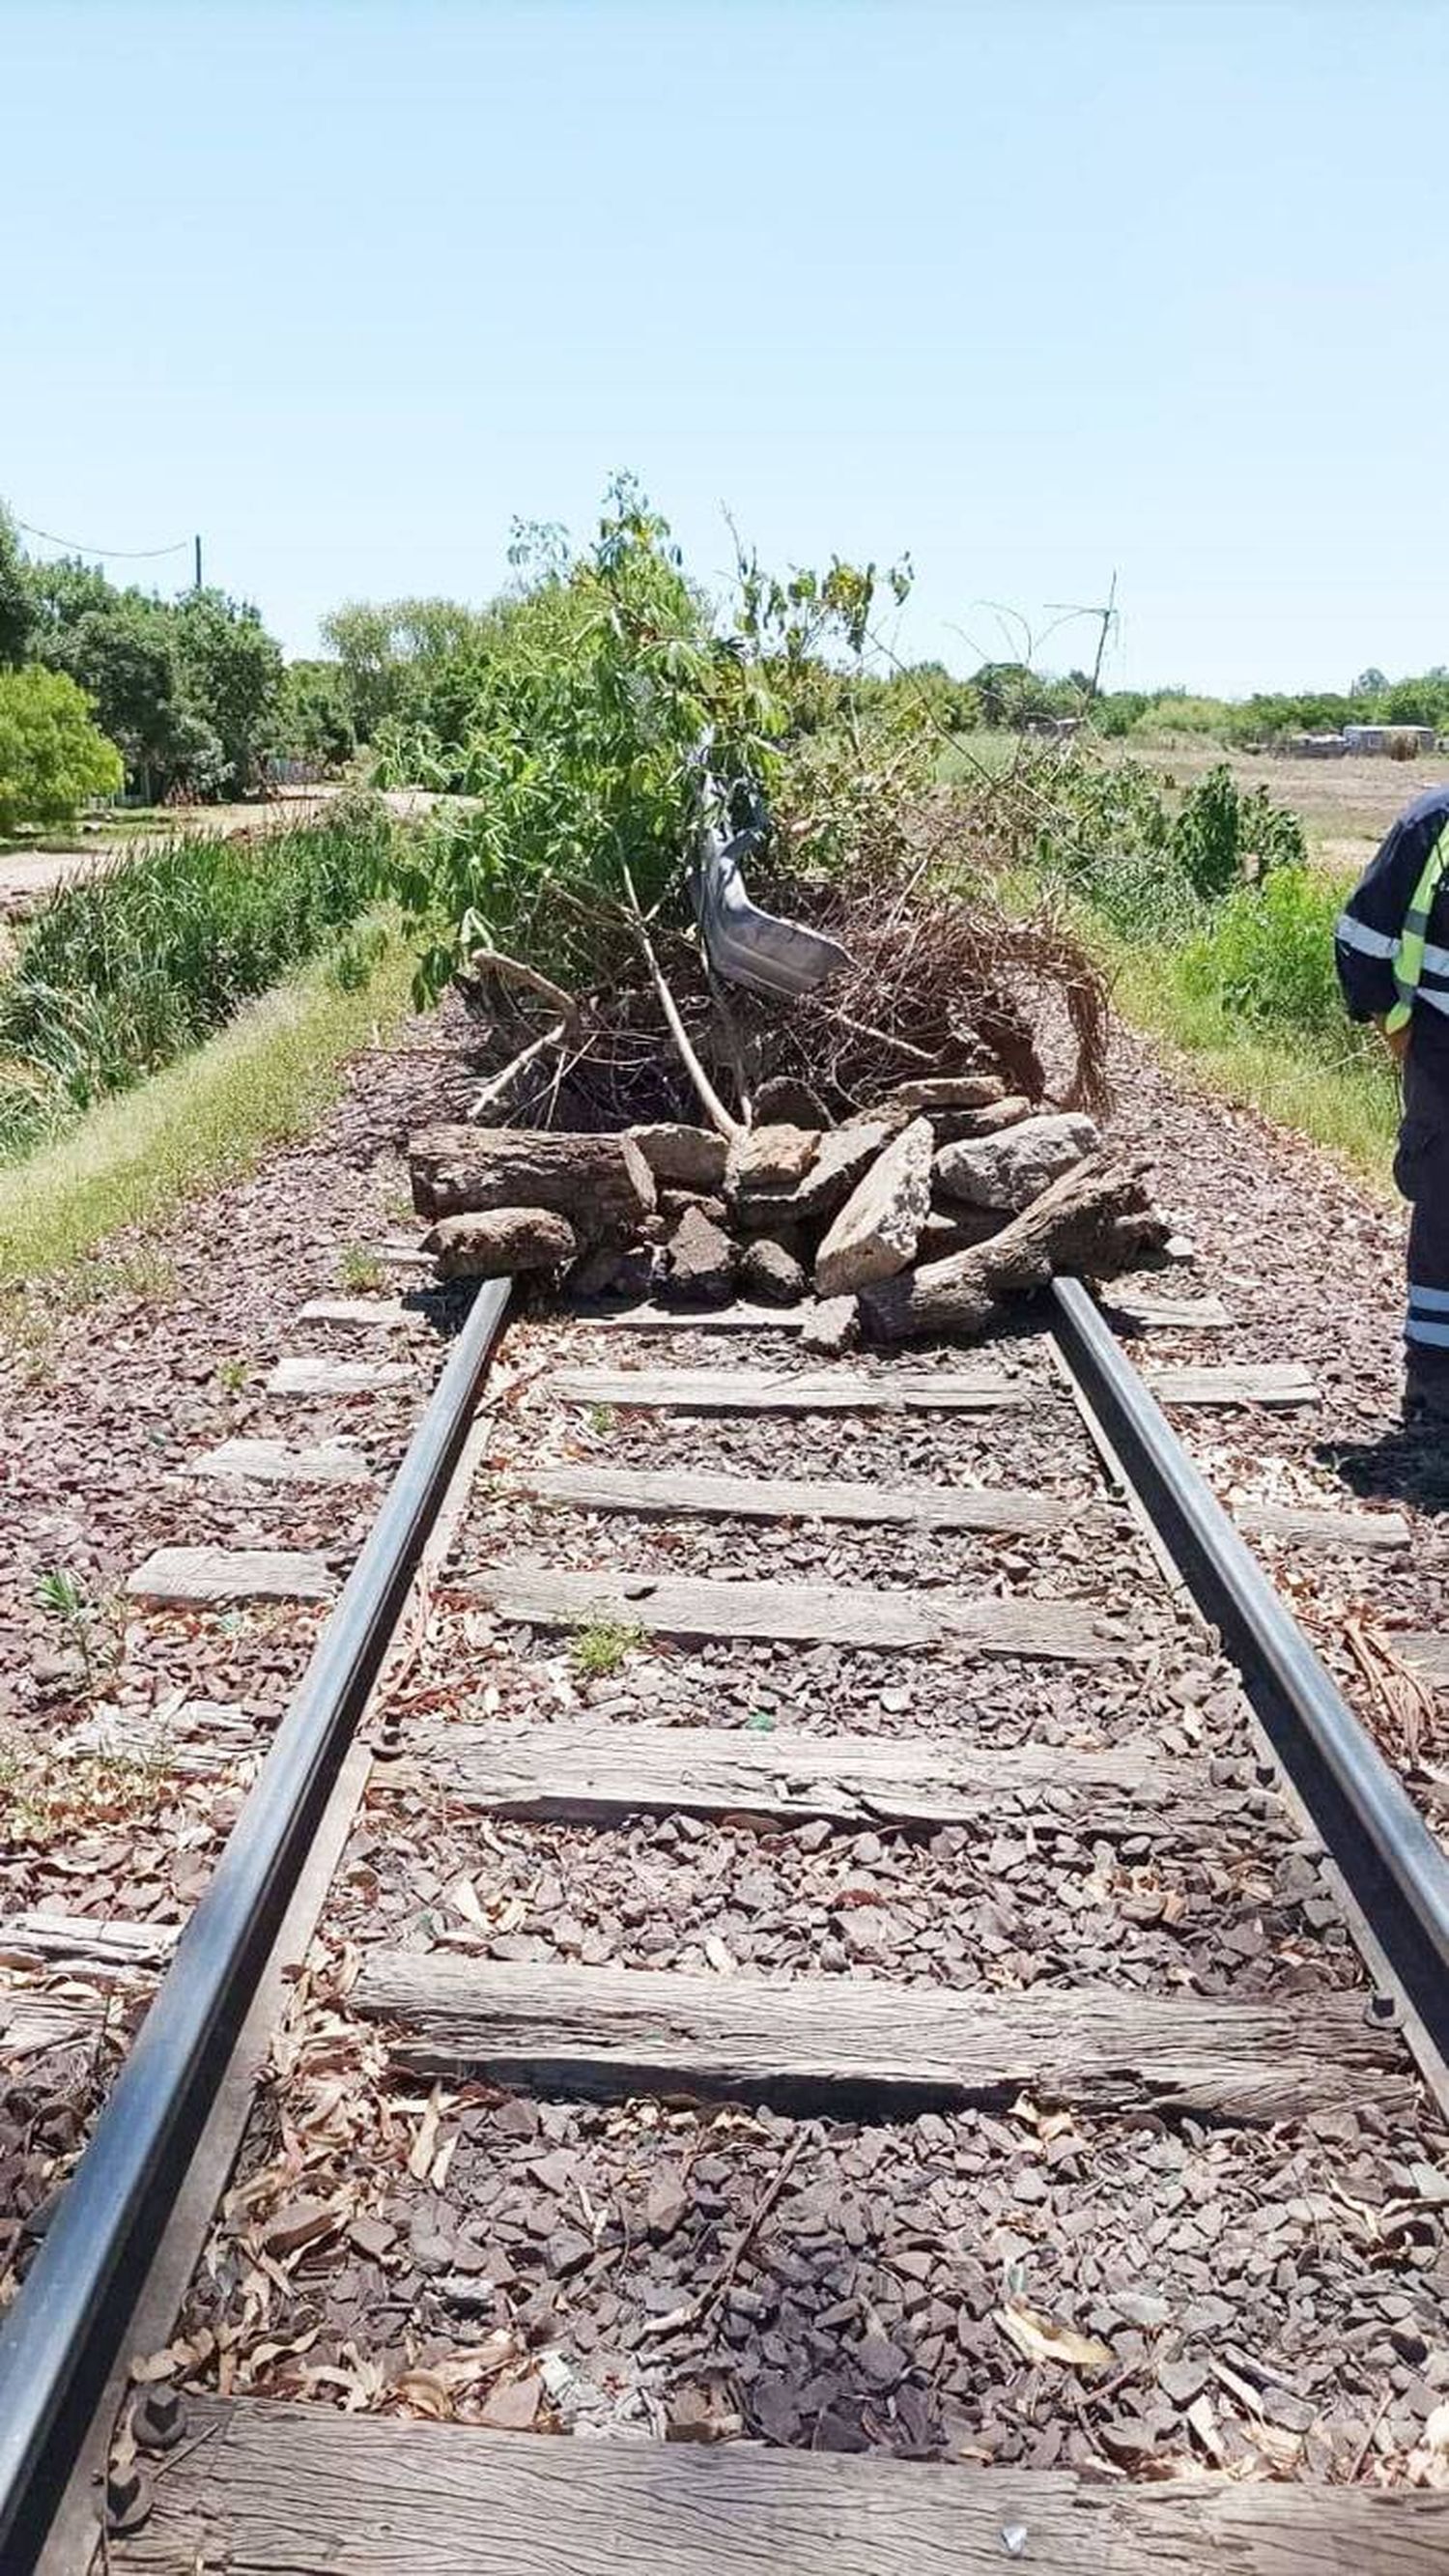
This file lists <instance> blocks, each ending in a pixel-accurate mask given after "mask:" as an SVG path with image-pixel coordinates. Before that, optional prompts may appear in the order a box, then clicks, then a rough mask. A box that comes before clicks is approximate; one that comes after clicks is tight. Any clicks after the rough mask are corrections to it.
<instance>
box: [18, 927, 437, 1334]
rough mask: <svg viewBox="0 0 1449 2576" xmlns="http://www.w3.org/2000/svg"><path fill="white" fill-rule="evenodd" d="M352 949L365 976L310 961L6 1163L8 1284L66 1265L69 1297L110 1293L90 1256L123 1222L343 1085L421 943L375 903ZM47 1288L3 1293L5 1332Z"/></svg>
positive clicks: (397, 1008) (392, 1008)
mask: <svg viewBox="0 0 1449 2576" xmlns="http://www.w3.org/2000/svg"><path fill="white" fill-rule="evenodd" d="M357 953H358V955H359V957H360V958H361V959H362V960H363V961H364V963H363V967H362V971H361V974H360V978H359V977H355V976H353V975H352V974H350V973H348V974H339V973H338V971H337V964H336V961H335V960H333V959H329V960H327V961H326V962H322V961H314V962H313V963H312V964H311V965H309V966H306V967H303V968H302V969H301V970H300V971H299V973H298V974H296V975H295V976H293V977H291V978H290V979H289V980H288V981H286V982H284V983H281V984H279V985H277V986H275V987H274V989H273V990H272V991H270V992H268V993H266V994H265V995H263V996H262V998H261V999H260V1000H258V1001H254V1002H248V1003H244V1004H243V1005H242V1007H241V1009H240V1010H239V1011H238V1012H237V1013H236V1015H235V1017H234V1018H233V1019H232V1020H230V1021H229V1022H228V1024H227V1026H226V1027H225V1028H224V1029H223V1030H221V1031H220V1033H219V1034H218V1035H217V1036H215V1037H213V1038H210V1039H208V1040H207V1041H206V1043H205V1044H204V1045H202V1046H199V1047H197V1048H196V1049H195V1050H194V1051H193V1052H192V1053H191V1054H190V1055H188V1056H186V1057H185V1058H184V1059H183V1060H182V1061H181V1062H179V1063H177V1064H173V1065H171V1066H170V1067H169V1068H168V1069H167V1071H165V1072H164V1073H158V1074H157V1075H156V1077H155V1079H154V1080H153V1081H150V1082H145V1083H141V1084H140V1085H138V1086H137V1087H136V1088H134V1089H133V1090H131V1091H129V1092H126V1093H124V1094H121V1095H118V1096H116V1097H113V1098H111V1099H107V1100H103V1101H101V1102H100V1103H99V1105H98V1106H97V1107H96V1108H94V1109H92V1110H91V1111H89V1112H88V1114H87V1115H86V1116H85V1117H83V1118H81V1119H79V1120H78V1121H77V1122H76V1124H75V1126H74V1127H73V1129H72V1130H71V1132H70V1133H68V1134H67V1135H65V1136H63V1137H61V1138H59V1139H58V1140H57V1141H56V1142H54V1143H52V1144H48V1145H46V1146H43V1147H42V1148H41V1150H40V1151H39V1152H38V1153H35V1154H32V1155H31V1156H30V1157H29V1158H28V1159H27V1160H26V1161H25V1162H24V1163H20V1164H17V1165H15V1166H14V1167H13V1168H12V1169H11V1170H9V1171H4V1170H0V1292H3V1291H4V1290H6V1289H9V1290H11V1291H13V1290H14V1289H15V1288H16V1287H17V1286H18V1284H19V1283H21V1282H24V1281H30V1282H36V1281H47V1282H49V1281H51V1280H52V1279H53V1276H54V1274H55V1273H56V1272H58V1271H68V1272H69V1273H70V1274H71V1281H70V1293H71V1296H72V1302H74V1301H75V1298H76V1296H77V1295H80V1296H81V1297H83V1296H84V1294H85V1293H86V1292H87V1289H88V1287H90V1286H94V1287H95V1289H96V1290H97V1292H98V1293H99V1292H104V1291H105V1290H106V1289H107V1288H109V1287H110V1286H111V1285H112V1284H113V1282H114V1277H115V1270H114V1265H110V1266H107V1265H104V1264H103V1265H101V1266H100V1267H99V1268H98V1267H97V1265H96V1264H95V1263H94V1261H93V1260H92V1259H91V1258H90V1256H91V1255H92V1254H93V1252H94V1249H95V1247H96V1246H97V1245H98V1244H100V1243H103V1242H104V1241H105V1240H106V1238H107V1237H108V1236H110V1235H112V1234H113V1233H114V1232H115V1231H116V1229H117V1228H118V1227H121V1226H129V1225H135V1224H138V1223H143V1222H146V1221H148V1220H150V1219H153V1218H157V1217H160V1216H162V1215H164V1214H165V1213H166V1211H167V1210H168V1209H170V1208H172V1207H173V1206H175V1205H176V1204H177V1203H178V1202H180V1201H181V1200H183V1199H185V1198H187V1197H188V1196H190V1195H191V1194H192V1193H193V1192H194V1191H196V1190H199V1189H204V1188H210V1187H213V1186H215V1184H216V1183H218V1182H219V1181H224V1180H227V1179H230V1178H232V1177H234V1176H235V1175H236V1174H237V1173H239V1172H242V1171H245V1170H247V1169H249V1168H250V1166H251V1165H252V1164H253V1163H254V1162H255V1161H256V1159H257V1157H258V1156H259V1155H260V1154H262V1153H263V1152H265V1151H266V1150H267V1148H268V1147H270V1146H271V1145H273V1144H275V1143H276V1142H277V1141H278V1140H279V1139H280V1138H282V1137H286V1136H293V1135H300V1134H302V1133H303V1132H304V1131H305V1130H306V1129H307V1128H308V1127H309V1126H310V1125H311V1124H312V1122H313V1121H314V1120H315V1119H316V1118H317V1117H318V1116H319V1115H320V1113H321V1112H322V1110H323V1109H324V1108H326V1106H327V1105H328V1103H329V1102H330V1101H331V1100H333V1099H334V1098H335V1097H336V1095H337V1092H338V1089H339V1087H340V1085H339V1074H338V1067H339V1065H340V1064H341V1063H342V1062H343V1061H344V1060H345V1059H346V1058H347V1057H348V1056H349V1055H351V1054H353V1053H355V1051H356V1050H357V1049H358V1048H360V1047H364V1046H367V1045H368V1044H370V1043H374V1042H376V1041H377V1040H378V1039H379V1038H381V1037H385V1036H386V1035H388V1033H389V1032H390V1031H391V1030H392V1029H394V1028H395V1027H397V1026H398V1024H399V1023H400V1022H401V1021H402V1020H403V1019H404V1018H405V1016H406V1014H407V1010H408V997H409V991H410V987H411V983H412V972H413V960H412V951H411V949H410V947H409V946H408V944H407V942H406V941H405V940H404V939H402V938H401V937H400V936H399V935H398V930H397V925H396V921H395V919H393V920H389V919H388V918H387V917H386V916H378V915H374V916H372V917H371V918H370V919H369V920H368V921H367V923H366V924H365V925H364V931H363V935H362V937H361V938H360V939H359V941H358V950H357ZM137 1257H138V1256H136V1255H135V1254H134V1253H133V1254H132V1256H131V1261H132V1264H133V1265H134V1262H135V1260H136V1259H137ZM77 1265H79V1266H77ZM49 1293H50V1292H49V1288H48V1287H47V1289H46V1290H45V1292H44V1293H42V1292H41V1291H39V1290H32V1291H31V1292H30V1294H29V1298H28V1312H27V1314H26V1315H22V1314H21V1313H20V1312H19V1311H18V1309H16V1308H15V1306H14V1301H13V1298H12V1300H11V1304H10V1307H9V1309H8V1310H7V1305H6V1301H5V1299H4V1297H3V1295H0V1343H4V1342H6V1341H7V1340H10V1339H12V1338H16V1337H18V1338H20V1339H21V1340H25V1339H34V1338H35V1336H36V1334H37V1333H43V1327H44V1321H45V1316H46V1313H47V1311H48V1300H49ZM27 1322H28V1325H29V1327H30V1329H29V1331H28V1332H25V1331H23V1330H22V1327H23V1326H24V1325H26V1324H27Z"/></svg>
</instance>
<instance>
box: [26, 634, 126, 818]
mask: <svg viewBox="0 0 1449 2576" xmlns="http://www.w3.org/2000/svg"><path fill="white" fill-rule="evenodd" d="M123 776H124V770H123V766H122V761H121V755H120V753H119V752H118V751H117V749H116V747H115V744H114V743H111V742H107V740H106V738H105V736H104V734H103V733H101V732H100V730H99V729H98V727H97V726H96V724H95V722H94V720H93V718H92V714H91V708H90V703H89V701H88V699H87V698H86V696H85V693H84V691H83V690H81V689H78V688H77V686H76V684H75V682H74V680H71V679H68V678H67V677H66V674H65V673H64V672H63V671H46V670H42V669H40V668H39V667H38V666H37V665H34V664H32V665H31V666H30V667H29V668H28V669H26V670H21V671H0V831H6V832H13V831H14V830H15V829H16V827H17V825H19V824H22V823H38V824H44V825H55V824H58V823H70V822H73V821H74V819H75V816H76V815H77V814H78V812H79V811H80V808H81V806H82V805H83V804H85V802H86V801H87V799H88V798H89V797H92V796H113V795H115V793H116V792H117V790H118V789H119V787H120V786H121V783H122V779H123Z"/></svg>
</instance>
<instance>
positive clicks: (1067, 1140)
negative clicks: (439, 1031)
mask: <svg viewBox="0 0 1449 2576" xmlns="http://www.w3.org/2000/svg"><path fill="white" fill-rule="evenodd" d="M771 1088H772V1089H775V1090H779V1091H780V1092H781V1093H782V1094H785V1095H786V1096H784V1097H782V1098H780V1099H778V1100H777V1099H766V1100H764V1101H763V1102H762V1104H761V1107H762V1109H763V1110H764V1112H765V1113H766V1114H765V1115H763V1116H762V1118H761V1120H760V1123H758V1124H756V1125H755V1126H753V1127H750V1128H746V1129H742V1130H740V1131H739V1133H738V1134H737V1135H735V1136H734V1137H732V1138H729V1139H727V1138H725V1137H724V1136H722V1135H718V1134H716V1133H715V1132H714V1130H713V1129H711V1128H706V1127H686V1126H656V1127H633V1128H629V1129H627V1130H625V1131H623V1132H621V1133H617V1134H612V1135H566V1134H557V1135H556V1134H552V1133H548V1132H543V1131H534V1130H526V1129H515V1128H476V1127H435V1128H429V1129H426V1130H424V1132H423V1133H422V1134H420V1135H418V1136H415V1137H414V1138H413V1140H412V1144H411V1148H410V1164H411V1171H412V1184H413V1198H414V1203H415V1205H416V1207H417V1210H418V1213H419V1215H421V1216H424V1217H426V1218H428V1219H429V1220H430V1223H431V1228H432V1230H431V1232H430V1233H429V1234H428V1236H427V1238H426V1249H427V1250H428V1251H430V1252H431V1253H432V1254H433V1256H434V1258H435V1260H436V1263H437V1269H438V1275H439V1277H440V1278H441V1279H445V1280H451V1279H491V1278H498V1277H501V1276H503V1275H505V1274H506V1273H510V1272H515V1271H540V1272H547V1273H551V1274H554V1275H556V1276H559V1277H563V1276H565V1275H566V1276H567V1280H568V1284H569V1286H570V1287H571V1289H572V1290H573V1291H574V1292H575V1293H578V1294H581V1295H585V1296H610V1295H612V1296H623V1297H642V1296H648V1295H651V1294H652V1295H656V1296H661V1297H664V1298H666V1299H669V1300H671V1301H674V1302H677V1303H679V1304H681V1305H691V1304H692V1305H713V1304H722V1303H724V1302H726V1301H727V1300H729V1299H731V1298H734V1297H743V1298H747V1299H752V1300H756V1299H757V1300H760V1301H762V1302H766V1303H777V1304H785V1305H795V1304H798V1303H799V1302H800V1301H801V1300H802V1299H805V1298H806V1297H808V1296H811V1295H812V1294H813V1298H814V1301H815V1305H814V1311H813V1312H812V1314H811V1316H810V1317H809V1319H808V1320H807V1324H806V1327H805V1339H806V1342H807V1344H808V1345H810V1346H812V1347H815V1348H819V1349H827V1350H843V1349H846V1348H848V1347H849V1346H850V1345H851V1343H852V1342H854V1341H855V1340H856V1338H857V1337H858V1336H859V1335H860V1334H861V1333H865V1334H866V1335H868V1336H870V1337H873V1338H875V1339H880V1340H887V1341H895V1340H901V1339H904V1338H907V1337H908V1336H910V1335H911V1334H917V1333H933V1332H940V1331H955V1332H962V1331H966V1332H970V1331H979V1330H980V1329H981V1328H982V1326H983V1325H984V1324H986V1323H987V1322H988V1321H989V1320H990V1318H991V1316H992V1315H993V1314H994V1312H995V1311H996V1309H997V1307H998V1305H999V1304H1000V1302H1001V1299H1002V1297H1003V1296H1005V1295H1007V1294H1010V1293H1013V1292H1016V1293H1019V1292H1021V1291H1022V1290H1028V1289H1031V1288H1035V1287H1039V1286H1040V1285H1041V1284H1042V1282H1043V1281H1044V1280H1045V1279H1046V1278H1047V1277H1048V1276H1049V1275H1050V1272H1051V1270H1052V1269H1053V1268H1071V1269H1075V1270H1085V1271H1087V1272H1089V1273H1092V1274H1094V1275H1097V1276H1106V1275H1109V1274H1110V1273H1111V1272H1113V1271H1115V1270H1120V1269H1123V1268H1126V1267H1129V1266H1131V1265H1132V1264H1133V1263H1135V1262H1137V1261H1139V1260H1141V1259H1142V1257H1143V1256H1144V1254H1146V1253H1148V1252H1150V1251H1153V1250H1156V1249H1159V1248H1160V1247H1161V1246H1162V1244H1163V1243H1164V1242H1165V1241H1166V1238H1167V1227H1166V1225H1165V1223H1164V1222H1163V1220H1162V1219H1161V1218H1160V1217H1158V1216H1157V1215H1156V1214H1155V1212H1154V1211H1153V1209H1152V1207H1151V1205H1150V1202H1149V1200H1148V1197H1147V1193H1146V1190H1145V1188H1144V1185H1143V1181H1142V1177H1141V1174H1140V1172H1139V1171H1138V1170H1137V1169H1136V1168H1135V1167H1133V1166H1132V1165H1130V1164H1127V1163H1124V1162H1122V1161H1121V1160H1119V1159H1117V1158H1114V1157H1112V1156H1110V1155H1108V1154H1106V1153H1104V1152H1103V1151H1102V1147H1101V1139H1100V1137H1099V1135H1098V1132H1097V1129H1096V1127H1095V1125H1094V1124H1093V1122H1092V1120H1091V1119H1090V1118H1086V1117H1083V1116H1080V1115H1078V1114H1076V1113H1073V1112H1066V1113H1062V1114H1055V1115H1042V1114H1039V1113H1036V1112H1034V1111H1033V1110H1032V1108H1031V1106H1030V1104H1029V1102H1027V1101H1026V1100H1024V1099H1021V1098H1014V1097H1010V1096H1008V1094H1007V1092H1006V1087H1005V1085H1004V1084H1003V1083H1002V1082H1001V1081H1000V1080H999V1079H998V1078H997V1077H995V1076H994V1075H990V1074H963V1075H959V1076H952V1077H947V1078H941V1079H937V1080H928V1081H920V1082H904V1083H901V1084H899V1085H897V1086H896V1088H895V1089H894V1090H892V1091H890V1092H888V1093H887V1094H886V1095H885V1096H884V1097H883V1098H882V1099H881V1100H879V1101H878V1102H876V1103H875V1104H874V1105H873V1106H871V1107H870V1108H868V1109H864V1110H860V1111H857V1112H856V1113H855V1114H854V1115H853V1116H852V1117H850V1118H848V1119H847V1120H846V1121H845V1122H844V1123H843V1124H842V1125H839V1126H828V1125H825V1124H824V1123H823V1122H822V1121H821V1120H820V1118H819V1115H818V1112H817V1114H816V1115H815V1116H814V1118H813V1119H810V1120H809V1123H807V1117H808V1113H809V1110H810V1109H811V1107H812V1106H813V1104H811V1102H810V1099H809V1095H808V1093H803V1092H801V1091H799V1090H798V1089H797V1087H795V1086H785V1085H780V1086H772V1087H771ZM792 1110H793V1111H795V1112H797V1113H804V1114H796V1115H793V1116H792V1115H787V1114H784V1113H786V1112H788V1111H792Z"/></svg>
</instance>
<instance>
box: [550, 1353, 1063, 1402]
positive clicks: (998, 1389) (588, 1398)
mask: <svg viewBox="0 0 1449 2576" xmlns="http://www.w3.org/2000/svg"><path fill="white" fill-rule="evenodd" d="M544 1384H545V1386H546V1388H547V1391H548V1392H549V1394H551V1395H556V1396H558V1397H559V1398H560V1400H561V1401H562V1402H563V1403H565V1404H617V1405H622V1406H629V1405H638V1406H644V1407H646V1408H648V1409H650V1410H652V1411H669V1412H674V1413H993V1412H996V1411H998V1410H1000V1409H1001V1408H1002V1407H1004V1406H1007V1405H1019V1404H1024V1403H1025V1402H1026V1400H1027V1396H1028V1393H1029V1392H1030V1391H1031V1390H1030V1388H1029V1385H1028V1383H1027V1381H1025V1380H1019V1379H1015V1378H1009V1377H1006V1376H1004V1375H1003V1374H1002V1372H1001V1370H1000V1369H989V1368H979V1369H901V1368H891V1369H883V1370H882V1371H881V1372H880V1373H879V1375H875V1374H872V1373H871V1372H870V1371H869V1370H866V1369H851V1368H842V1367H840V1366H839V1365H838V1364H836V1365H834V1366H831V1367H828V1368H822V1369H800V1370H794V1371H792V1370H788V1369H604V1368H578V1369H557V1370H555V1372H554V1374H553V1375H552V1377H550V1378H547V1379H546V1380H545V1381H544Z"/></svg>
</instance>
